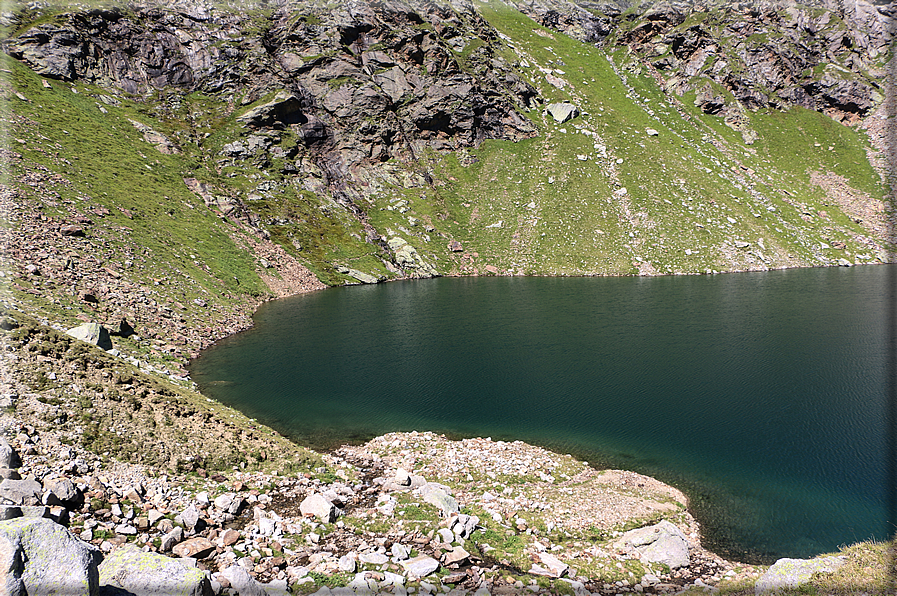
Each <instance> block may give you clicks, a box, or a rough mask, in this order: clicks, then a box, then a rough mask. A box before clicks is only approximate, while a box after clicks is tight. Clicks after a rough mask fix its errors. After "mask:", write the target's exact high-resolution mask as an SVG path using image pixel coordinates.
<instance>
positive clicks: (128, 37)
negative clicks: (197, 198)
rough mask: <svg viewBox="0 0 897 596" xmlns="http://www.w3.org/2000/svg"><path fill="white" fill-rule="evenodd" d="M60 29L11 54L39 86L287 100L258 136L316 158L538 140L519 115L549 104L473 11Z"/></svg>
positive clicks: (86, 21) (197, 16)
mask: <svg viewBox="0 0 897 596" xmlns="http://www.w3.org/2000/svg"><path fill="white" fill-rule="evenodd" d="M60 20H61V21H62V22H61V23H59V24H53V25H49V24H47V25H40V26H37V27H34V28H31V29H28V30H27V31H25V32H24V33H23V34H22V35H19V36H18V37H16V38H14V39H11V40H9V41H8V42H7V44H6V50H7V52H8V53H9V54H10V55H11V56H13V57H15V58H18V59H20V60H23V61H25V62H26V63H27V64H29V65H30V66H31V67H32V68H33V69H34V70H35V71H36V72H38V73H39V74H42V75H45V76H48V77H51V78H55V79H61V80H69V81H70V80H83V81H86V82H90V83H96V84H99V85H102V86H108V87H112V88H118V89H120V90H122V91H124V92H126V93H129V94H145V93H147V92H149V91H152V90H158V89H168V88H174V89H178V90H181V91H183V92H191V91H202V92H205V93H225V94H228V95H233V96H235V97H236V98H237V99H238V100H239V101H240V102H241V103H242V104H244V105H245V104H248V103H251V102H253V101H255V100H256V99H258V98H259V97H261V96H263V95H264V94H266V93H268V92H271V91H275V90H284V89H285V90H288V91H289V92H290V93H292V94H293V96H294V98H295V101H293V102H290V103H282V104H280V105H279V106H278V109H277V110H274V111H271V112H270V113H269V114H267V115H266V116H265V117H263V118H258V119H254V120H253V119H250V120H248V123H249V124H250V125H251V126H253V127H254V128H274V129H277V128H280V129H283V128H286V127H289V126H294V125H297V126H298V127H299V130H300V136H301V138H302V140H303V144H304V145H305V147H306V148H314V149H318V150H328V149H338V150H340V151H341V153H342V155H343V156H344V157H345V158H346V161H347V162H348V163H352V164H355V163H360V162H362V161H365V160H375V161H385V160H387V159H389V158H392V157H403V156H406V155H408V154H412V155H413V154H414V153H415V152H416V151H420V150H421V149H423V148H424V147H426V146H431V147H434V148H437V149H441V148H456V147H458V146H464V145H467V146H470V145H474V144H477V143H479V142H480V141H482V140H484V139H519V138H525V137H527V136H532V135H533V134H534V133H535V127H534V126H533V125H532V123H531V122H529V121H527V120H526V119H524V118H523V117H522V116H521V115H520V114H519V112H518V110H519V109H526V108H529V107H532V106H533V105H536V104H537V103H538V97H537V93H536V91H535V90H534V89H533V88H532V87H531V86H530V85H528V84H526V83H525V82H523V81H522V80H521V79H520V77H518V76H517V75H516V74H515V73H514V71H513V70H512V69H511V67H510V65H509V64H507V62H505V61H504V60H503V59H502V58H500V57H498V56H497V55H496V52H495V45H494V42H495V41H496V40H497V35H496V32H495V30H494V29H492V28H491V27H490V26H489V25H488V23H486V22H485V21H484V20H483V19H482V18H481V17H480V16H479V15H478V14H477V13H476V12H475V11H474V10H473V8H472V7H471V6H469V5H461V6H460V9H459V10H455V9H453V8H452V7H450V6H441V5H438V4H435V3H434V4H426V5H423V6H422V7H420V8H419V9H417V10H416V9H414V8H412V7H411V6H410V5H408V4H405V3H401V2H385V3H377V4H370V5H367V4H362V3H359V4H351V5H337V7H336V8H325V7H324V5H323V4H321V5H317V4H315V3H299V2H286V3H283V4H282V5H281V6H279V7H278V8H276V9H253V10H250V11H249V12H248V13H247V14H241V15H234V14H227V13H218V12H217V11H213V10H210V9H204V10H203V9H200V8H196V7H194V8H193V9H192V10H191V11H187V12H180V11H178V12H171V11H168V10H164V9H162V8H137V9H135V11H134V12H125V11H123V10H117V9H113V10H93V11H89V12H84V13H74V14H68V15H64V16H62V17H60ZM465 36H466V38H467V39H465ZM453 49H455V50H456V51H457V50H460V49H466V50H467V52H465V54H464V57H463V58H462V59H461V60H460V61H459V59H458V56H457V53H456V52H453V51H452V50H453ZM462 62H463V64H462Z"/></svg>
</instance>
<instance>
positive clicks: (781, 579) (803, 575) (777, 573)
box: [754, 557, 844, 594]
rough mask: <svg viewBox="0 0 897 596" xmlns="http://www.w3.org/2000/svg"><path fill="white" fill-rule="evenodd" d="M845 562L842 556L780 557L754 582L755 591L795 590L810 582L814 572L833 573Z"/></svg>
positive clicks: (757, 592)
mask: <svg viewBox="0 0 897 596" xmlns="http://www.w3.org/2000/svg"><path fill="white" fill-rule="evenodd" d="M843 564H844V559H842V558H841V557H821V558H819V559H809V560H807V559H779V560H778V561H776V562H775V565H773V566H772V567H770V568H769V569H768V570H767V571H766V573H764V574H763V575H762V576H760V579H758V580H757V583H756V584H754V593H755V594H762V593H764V592H776V591H779V590H789V589H790V590H793V589H796V588H799V587H800V586H801V585H802V584H805V583H807V582H809V581H810V579H812V577H813V574H814V573H832V572H834V571H837V570H838V568H839V567H841V566H842V565H843Z"/></svg>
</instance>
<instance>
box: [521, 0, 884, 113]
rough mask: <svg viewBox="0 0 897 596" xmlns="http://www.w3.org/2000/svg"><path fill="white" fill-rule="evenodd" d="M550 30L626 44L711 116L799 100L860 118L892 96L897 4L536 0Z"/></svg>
mask: <svg viewBox="0 0 897 596" xmlns="http://www.w3.org/2000/svg"><path fill="white" fill-rule="evenodd" d="M517 6H518V7H519V8H520V9H521V10H522V11H524V12H526V13H527V14H529V15H530V16H532V17H533V18H534V19H536V20H537V21H539V22H540V23H542V24H543V25H545V26H547V27H551V28H553V29H557V30H559V31H563V32H564V33H566V34H568V35H571V36H573V37H576V38H578V39H581V40H583V41H588V42H597V43H600V44H601V45H603V46H604V47H606V48H609V49H612V48H614V47H625V48H626V49H627V50H628V51H629V52H630V53H631V54H632V55H633V56H634V57H636V58H637V60H638V62H639V63H640V64H642V65H643V66H645V67H647V68H649V69H651V70H652V71H654V72H657V73H658V74H659V75H660V76H661V77H662V78H663V80H664V82H665V84H666V85H667V86H668V88H670V89H671V90H672V91H674V92H675V93H677V94H679V95H682V94H684V93H686V92H688V91H696V92H697V98H696V99H695V102H696V103H697V104H698V105H700V106H701V108H702V109H703V110H704V111H705V112H707V113H710V114H718V113H721V112H723V113H728V114H730V115H733V116H734V114H736V113H737V110H738V109H744V108H747V109H753V110H755V109H758V108H764V107H774V108H783V107H787V106H791V105H798V106H802V107H805V108H809V109H812V110H818V111H824V112H826V113H827V114H829V115H831V116H832V117H834V118H837V119H839V120H841V119H847V120H849V121H856V120H857V119H858V118H860V117H862V116H865V115H866V114H868V113H869V111H870V109H872V107H873V106H874V105H876V104H877V103H879V102H880V101H881V100H882V98H883V94H884V90H883V87H882V81H883V79H884V76H885V69H884V64H885V58H886V56H887V54H888V48H889V45H890V43H891V40H892V39H893V38H894V36H895V34H897V21H895V16H897V8H895V5H894V3H879V4H875V3H870V2H866V1H865V0H858V1H857V0H845V1H843V2H839V1H835V0H825V1H824V2H811V3H808V4H805V5H803V4H795V3H784V2H741V3H735V4H732V3H718V2H640V3H636V4H634V5H633V6H629V7H624V6H623V5H622V4H616V3H612V2H606V3H596V2H568V1H565V0H559V1H555V0H530V1H525V2H518V3H517Z"/></svg>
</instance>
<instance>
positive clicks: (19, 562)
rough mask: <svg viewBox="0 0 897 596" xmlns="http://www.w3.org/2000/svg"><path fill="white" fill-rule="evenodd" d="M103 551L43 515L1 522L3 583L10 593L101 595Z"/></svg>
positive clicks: (1, 575)
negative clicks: (42, 516)
mask: <svg viewBox="0 0 897 596" xmlns="http://www.w3.org/2000/svg"><path fill="white" fill-rule="evenodd" d="M101 559H102V554H101V553H100V550H99V549H98V548H96V547H95V546H92V545H90V544H87V543H86V542H83V541H82V540H80V539H78V538H77V537H76V536H75V535H74V534H72V533H71V532H69V531H68V530H67V529H65V528H64V527H62V526H60V525H59V524H57V523H55V522H53V521H50V520H49V519H45V518H40V517H21V518H18V519H11V520H5V521H0V586H2V587H3V588H5V589H6V592H5V593H7V594H16V595H22V596H24V595H26V594H66V595H68V594H83V595H88V596H97V595H98V594H99V587H100V583H99V571H98V566H99V564H100V560H101Z"/></svg>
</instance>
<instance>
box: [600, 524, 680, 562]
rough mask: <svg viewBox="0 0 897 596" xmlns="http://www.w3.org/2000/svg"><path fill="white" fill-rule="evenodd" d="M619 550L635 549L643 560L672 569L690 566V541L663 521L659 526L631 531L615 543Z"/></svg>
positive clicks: (677, 529)
mask: <svg viewBox="0 0 897 596" xmlns="http://www.w3.org/2000/svg"><path fill="white" fill-rule="evenodd" d="M615 546H617V547H618V548H624V549H633V550H635V551H637V552H638V553H639V555H640V557H641V558H642V559H644V560H645V561H650V562H652V563H661V564H663V565H667V566H669V568H670V569H678V568H679V567H687V566H688V562H689V559H688V539H687V538H686V537H685V534H683V533H682V530H680V529H679V528H677V527H676V526H674V525H673V524H671V523H670V522H668V521H666V520H663V521H662V522H660V523H659V524H655V525H653V526H648V527H646V528H639V529H637V530H630V531H629V532H626V533H625V534H623V535H622V536H621V537H620V539H619V540H618V541H617V542H616V543H615Z"/></svg>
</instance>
